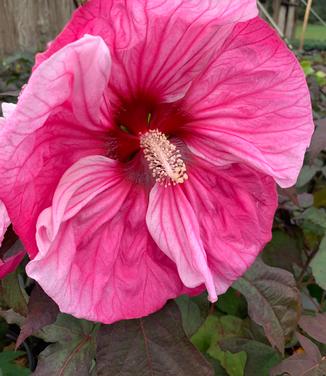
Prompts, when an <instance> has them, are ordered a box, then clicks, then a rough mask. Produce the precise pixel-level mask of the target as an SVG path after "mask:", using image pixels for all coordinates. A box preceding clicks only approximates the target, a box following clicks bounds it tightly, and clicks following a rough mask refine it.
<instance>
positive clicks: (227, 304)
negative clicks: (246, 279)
mask: <svg viewBox="0 0 326 376" xmlns="http://www.w3.org/2000/svg"><path fill="white" fill-rule="evenodd" d="M216 307H217V308H218V309H219V310H220V311H222V312H224V313H227V314H229V315H232V316H238V317H241V318H244V317H245V316H246V315H247V302H246V300H245V298H244V297H243V296H242V295H241V294H240V293H239V292H238V291H236V290H234V289H233V288H232V287H230V288H229V289H228V290H227V292H226V293H225V294H223V295H220V296H219V297H218V301H217V303H216Z"/></svg>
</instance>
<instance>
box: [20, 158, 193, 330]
mask: <svg viewBox="0 0 326 376" xmlns="http://www.w3.org/2000/svg"><path fill="white" fill-rule="evenodd" d="M147 200H148V197H147V194H146V192H145V191H144V189H143V188H142V187H141V186H139V185H132V183H130V182H128V181H127V180H126V179H125V176H124V175H123V174H122V172H121V166H120V164H119V162H116V161H113V160H110V159H108V158H106V157H102V156H91V157H86V158H83V159H81V160H80V161H78V162H77V163H76V164H74V165H73V166H72V167H71V168H70V169H68V170H67V171H66V173H65V174H64V175H63V177H62V179H61V181H60V183H59V185H58V187H57V190H56V192H55V195H54V199H53V203H52V206H51V207H50V208H48V209H46V210H44V211H43V212H42V214H41V215H40V217H39V219H38V223H37V244H38V247H39V253H38V255H37V256H36V257H35V258H34V259H33V260H32V261H31V262H30V263H29V264H28V265H27V268H26V270H27V273H28V275H29V276H30V277H32V278H34V279H35V280H36V281H37V282H38V283H39V284H40V285H41V286H42V288H43V289H44V290H45V292H46V293H47V294H48V295H49V296H51V297H52V298H53V299H54V300H55V301H56V303H57V304H58V305H59V307H60V310H61V311H62V312H66V313H70V314H72V315H74V316H77V317H82V318H86V319H89V320H94V321H101V322H104V323H112V322H114V321H117V320H121V319H128V318H136V317H141V316H144V315H147V314H149V313H151V312H154V311H156V310H158V309H160V308H161V307H162V306H163V305H164V304H165V302H166V300H167V299H170V298H174V297H176V296H178V295H180V294H181V293H184V292H187V290H186V289H185V287H184V286H183V284H182V283H181V281H180V278H179V276H178V273H177V270H176V267H175V265H174V263H173V262H172V261H170V260H169V258H168V257H166V256H165V255H164V254H163V253H162V252H161V251H160V250H159V249H158V247H157V246H156V245H155V243H154V242H153V240H152V239H151V237H150V235H149V233H148V231H147V228H146V222H145V216H146V209H147Z"/></svg>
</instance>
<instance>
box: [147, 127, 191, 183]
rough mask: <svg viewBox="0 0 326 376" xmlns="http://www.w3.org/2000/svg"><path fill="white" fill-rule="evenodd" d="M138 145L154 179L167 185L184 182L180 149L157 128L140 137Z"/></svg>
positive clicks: (186, 177)
mask: <svg viewBox="0 0 326 376" xmlns="http://www.w3.org/2000/svg"><path fill="white" fill-rule="evenodd" d="M140 146H141V148H142V149H143V152H144V156H145V158H146V160H147V161H148V163H149V168H150V170H152V175H153V177H154V178H155V180H156V181H157V182H158V183H160V184H162V185H164V186H165V187H167V186H168V185H171V184H173V185H176V184H181V183H184V182H185V181H186V180H187V179H188V175H187V169H186V165H185V163H184V161H183V160H182V158H181V153H180V151H179V150H178V149H177V148H176V146H175V145H173V144H172V143H171V142H170V141H169V140H168V139H167V137H166V136H165V134H164V133H162V132H160V131H159V130H157V129H155V130H149V131H148V132H146V133H145V134H143V135H142V136H141V137H140Z"/></svg>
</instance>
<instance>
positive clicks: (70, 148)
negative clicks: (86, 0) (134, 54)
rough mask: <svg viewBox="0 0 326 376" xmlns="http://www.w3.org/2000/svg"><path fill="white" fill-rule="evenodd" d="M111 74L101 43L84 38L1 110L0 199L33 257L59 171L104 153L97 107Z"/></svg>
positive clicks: (48, 63) (101, 103)
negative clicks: (39, 219)
mask: <svg viewBox="0 0 326 376" xmlns="http://www.w3.org/2000/svg"><path fill="white" fill-rule="evenodd" d="M110 68H111V59H110V53H109V50H108V48H107V46H106V44H105V43H104V42H103V40H102V39H101V38H100V37H92V36H85V37H83V38H82V39H80V40H78V41H77V42H74V43H72V44H70V45H67V46H66V47H64V48H63V49H61V50H60V51H59V52H57V53H56V54H54V55H52V56H51V58H49V59H48V60H47V61H45V62H44V63H43V64H41V65H40V66H39V67H38V69H36V70H35V71H34V73H33V74H32V76H31V78H30V80H29V82H28V84H27V86H26V87H25V89H24V91H23V92H22V94H21V96H20V98H19V102H18V104H17V106H16V108H15V109H13V107H10V108H9V107H8V106H6V107H5V113H6V114H7V115H9V114H10V116H9V117H8V118H7V119H6V120H5V127H3V128H2V130H1V138H0V174H1V179H2V180H1V185H0V198H1V199H2V200H3V201H4V203H5V205H6V207H7V210H8V212H9V214H10V217H11V220H12V223H13V225H14V227H15V231H16V232H17V234H18V235H19V237H20V238H21V240H22V241H23V243H24V244H25V246H26V248H27V250H28V252H29V254H30V256H31V257H33V256H34V255H35V254H36V253H37V249H36V244H35V224H36V219H37V217H38V216H39V214H40V212H41V211H42V210H43V209H44V208H46V207H47V206H49V205H50V202H51V198H52V195H53V192H54V190H55V187H56V186H57V184H58V181H59V179H60V177H61V176H62V174H63V172H64V171H65V170H66V169H67V168H68V167H69V166H71V165H72V164H73V163H74V162H75V161H76V160H78V159H80V158H81V157H84V156H86V155H92V154H105V153H106V152H107V150H105V149H106V146H107V145H106V144H105V135H106V131H107V128H108V126H109V125H108V124H107V121H106V120H105V118H104V115H103V113H102V107H103V106H104V99H103V92H104V90H105V88H106V85H107V82H108V80H109V76H110ZM12 110H13V112H12Z"/></svg>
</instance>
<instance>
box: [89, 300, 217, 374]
mask: <svg viewBox="0 0 326 376" xmlns="http://www.w3.org/2000/svg"><path fill="white" fill-rule="evenodd" d="M96 362H97V374H98V376H106V375H110V376H118V375H119V376H127V375H128V376H129V375H132V376H152V375H157V376H159V375H162V376H163V375H164V376H169V375H170V376H172V375H173V376H175V375H178V376H190V375H191V376H212V375H213V370H212V368H211V366H210V365H209V363H208V362H207V361H206V360H205V359H204V358H203V356H202V355H201V354H200V353H199V352H198V351H197V350H196V349H195V347H194V346H193V345H192V344H191V343H190V342H189V340H188V338H187V336H186V335H185V333H184V331H183V329H182V323H181V317H180V313H179V310H178V308H177V306H176V305H175V303H173V302H170V303H168V304H167V305H166V306H165V307H164V308H163V310H161V311H160V312H158V313H155V314H153V315H151V316H148V317H144V318H142V319H139V320H128V321H120V322H118V323H116V324H113V325H106V326H102V327H101V329H100V330H99V333H98V343H97V356H96Z"/></svg>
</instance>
